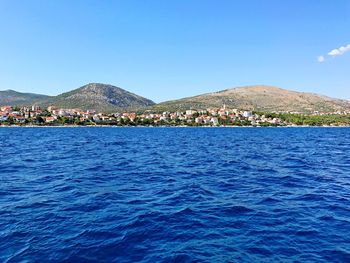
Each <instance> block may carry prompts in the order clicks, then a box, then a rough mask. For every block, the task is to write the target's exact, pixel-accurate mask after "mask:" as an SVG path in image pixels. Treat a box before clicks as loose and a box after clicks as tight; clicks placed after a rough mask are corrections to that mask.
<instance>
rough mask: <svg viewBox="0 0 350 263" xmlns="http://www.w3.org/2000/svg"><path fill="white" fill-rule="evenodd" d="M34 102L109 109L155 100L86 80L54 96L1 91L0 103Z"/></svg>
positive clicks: (146, 105)
mask: <svg viewBox="0 0 350 263" xmlns="http://www.w3.org/2000/svg"><path fill="white" fill-rule="evenodd" d="M33 104H37V105H40V106H43V107H47V106H49V105H52V106H55V107H58V108H80V109H82V110H97V111H101V112H103V111H105V112H111V111H116V110H131V109H138V108H143V107H148V106H152V105H154V104H155V103H154V102H153V101H152V100H149V99H146V98H144V97H141V96H139V95H136V94H134V93H132V92H129V91H127V90H124V89H122V88H119V87H116V86H113V85H110V84H103V83H89V84H86V85H84V86H81V87H79V88H77V89H74V90H71V91H68V92H64V93H61V94H59V95H57V96H46V95H41V94H33V93H21V92H16V91H13V90H6V91H0V105H9V106H29V105H33Z"/></svg>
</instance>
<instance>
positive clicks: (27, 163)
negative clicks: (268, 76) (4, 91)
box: [0, 128, 350, 262]
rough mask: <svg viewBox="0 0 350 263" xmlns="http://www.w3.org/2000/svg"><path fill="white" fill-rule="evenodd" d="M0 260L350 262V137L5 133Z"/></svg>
mask: <svg viewBox="0 0 350 263" xmlns="http://www.w3.org/2000/svg"><path fill="white" fill-rule="evenodd" d="M0 147H1V152H0V154H1V155H0V261H4V262H20V261H24V262H47V261H50V262H54V261H56V262H57V261H60V262H62V261H65V262H91V261H99V262H136V261H140V262H350V234H349V233H350V129H349V128H1V129H0Z"/></svg>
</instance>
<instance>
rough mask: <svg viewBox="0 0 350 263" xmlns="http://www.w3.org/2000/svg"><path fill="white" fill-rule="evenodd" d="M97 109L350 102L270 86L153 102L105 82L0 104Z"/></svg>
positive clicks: (282, 108)
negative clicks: (54, 94) (57, 93)
mask: <svg viewBox="0 0 350 263" xmlns="http://www.w3.org/2000/svg"><path fill="white" fill-rule="evenodd" d="M33 104H37V105H40V106H43V107H47V106H49V105H53V106H55V107H59V108H80V109H83V110H88V109H90V110H91V109H94V110H97V111H100V112H111V111H118V110H140V109H149V110H154V111H169V110H170V111H176V110H186V109H190V108H197V109H207V108H211V107H215V108H218V107H222V106H223V105H226V106H227V107H229V108H237V109H245V110H254V111H269V112H300V113H312V112H314V111H320V112H328V113H330V112H336V111H349V110H350V101H348V100H344V99H336V98H331V97H328V96H325V95H320V94H317V93H309V92H298V91H293V90H286V89H282V88H280V87H276V86H269V85H250V86H241V87H234V88H229V89H224V90H220V91H215V92H209V93H204V94H200V95H196V96H192V97H185V98H182V99H176V100H170V101H165V102H161V103H158V104H156V103H154V102H153V101H152V100H150V99H147V98H144V97H141V96H139V95H137V94H134V93H132V92H129V91H127V90H124V89H122V88H119V87H116V86H113V85H110V84H103V83H89V84H86V85H84V86H81V87H79V88H77V89H74V90H71V91H68V92H64V93H62V94H59V95H57V96H47V95H42V94H35V93H22V92H17V91H14V90H5V91H0V105H10V106H29V105H33Z"/></svg>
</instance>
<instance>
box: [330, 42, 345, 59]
mask: <svg viewBox="0 0 350 263" xmlns="http://www.w3.org/2000/svg"><path fill="white" fill-rule="evenodd" d="M348 51H350V44H348V45H346V46H342V47H340V48H336V49H333V50H331V51H330V52H328V54H327V55H328V56H332V57H335V56H340V55H343V54H344V53H345V52H348Z"/></svg>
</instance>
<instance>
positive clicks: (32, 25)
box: [0, 0, 350, 102]
mask: <svg viewBox="0 0 350 263" xmlns="http://www.w3.org/2000/svg"><path fill="white" fill-rule="evenodd" d="M349 28H350V1H349V0H343V1H341V0H333V1H329V0H302V1H300V0H289V1H288V0H284V1H281V0H274V1H273V0H264V1H261V0H257V1H248V0H246V1H236V0H228V1H224V0H135V1H134V0H123V1H117V0H115V1H108V0H104V1H101V0H96V1H88V0H81V1H79V0H74V1H72V0H68V1H65V0H56V1H54V0H41V1H39V0H25V1H24V0H21V1H19V0H0V61H1V63H0V90H5V89H14V90H17V91H22V92H34V93H44V94H49V95H56V94H59V93H62V92H64V91H68V90H71V89H75V88H78V87H80V86H82V85H84V84H86V83H89V82H102V83H109V84H113V85H116V86H119V87H121V88H124V89H126V90H129V91H131V92H135V93H137V94H140V95H142V96H145V97H147V98H150V99H153V100H154V101H156V102H160V101H164V100H168V99H174V98H181V97H186V96H190V95H197V94H200V93H205V92H210V91H218V90H222V89H226V88H230V87H235V86H243V85H252V84H267V85H276V86H279V87H282V88H287V89H292V90H298V91H308V92H317V93H321V94H325V95H329V96H333V97H340V98H345V99H350V52H345V51H348V49H347V48H345V49H342V50H340V51H339V50H338V51H335V52H333V53H332V54H336V55H334V56H333V55H327V54H328V53H329V52H330V51H331V50H333V49H336V48H340V47H341V46H344V47H346V45H348V44H350V30H349ZM349 48H350V46H349ZM321 55H322V56H323V57H324V61H323V62H319V61H318V60H317V58H318V56H321ZM320 60H323V59H322V58H321V59H320Z"/></svg>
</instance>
